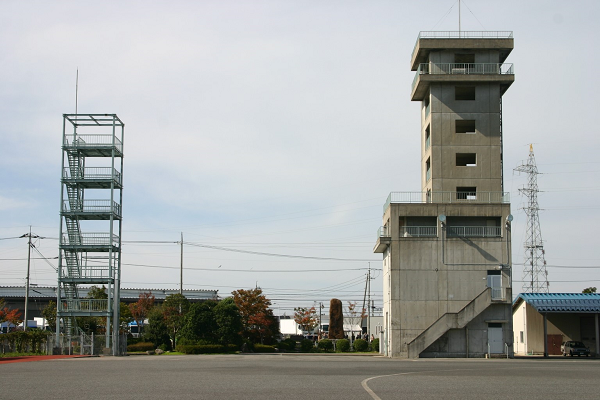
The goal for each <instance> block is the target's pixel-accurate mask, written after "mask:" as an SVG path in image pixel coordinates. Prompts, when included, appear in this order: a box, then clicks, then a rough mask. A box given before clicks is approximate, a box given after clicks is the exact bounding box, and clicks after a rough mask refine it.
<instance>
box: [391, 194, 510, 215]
mask: <svg viewBox="0 0 600 400" xmlns="http://www.w3.org/2000/svg"><path fill="white" fill-rule="evenodd" d="M391 203H437V204H457V203H462V204H464V203H468V204H509V203H510V193H508V192H472V193H471V192H391V193H390V194H389V195H388V198H387V200H386V202H385V204H384V205H383V212H384V213H385V211H386V210H387V209H388V207H389V206H390V204H391Z"/></svg>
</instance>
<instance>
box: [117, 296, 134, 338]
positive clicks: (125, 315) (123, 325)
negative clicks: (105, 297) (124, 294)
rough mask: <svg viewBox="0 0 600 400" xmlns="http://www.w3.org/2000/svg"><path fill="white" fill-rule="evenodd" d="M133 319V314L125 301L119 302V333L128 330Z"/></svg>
mask: <svg viewBox="0 0 600 400" xmlns="http://www.w3.org/2000/svg"><path fill="white" fill-rule="evenodd" d="M131 321H133V315H131V311H130V310H129V307H128V306H127V303H124V302H122V301H121V302H119V331H120V332H121V333H127V332H129V329H128V326H129V323H130V322H131Z"/></svg>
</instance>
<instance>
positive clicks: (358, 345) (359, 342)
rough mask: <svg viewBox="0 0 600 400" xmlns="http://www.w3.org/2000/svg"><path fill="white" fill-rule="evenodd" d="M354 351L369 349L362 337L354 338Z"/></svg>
mask: <svg viewBox="0 0 600 400" xmlns="http://www.w3.org/2000/svg"><path fill="white" fill-rule="evenodd" d="M353 347H354V351H361V352H362V351H367V350H368V349H369V343H367V341H366V340H364V339H356V340H355V341H354V344H353Z"/></svg>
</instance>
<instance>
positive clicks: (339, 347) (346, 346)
mask: <svg viewBox="0 0 600 400" xmlns="http://www.w3.org/2000/svg"><path fill="white" fill-rule="evenodd" d="M348 350H350V341H349V340H348V339H338V340H337V341H336V342H335V351H336V352H338V353H342V352H345V351H348Z"/></svg>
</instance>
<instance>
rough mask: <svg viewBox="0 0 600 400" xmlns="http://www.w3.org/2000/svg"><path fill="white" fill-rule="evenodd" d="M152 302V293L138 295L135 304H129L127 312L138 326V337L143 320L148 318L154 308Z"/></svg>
mask: <svg viewBox="0 0 600 400" xmlns="http://www.w3.org/2000/svg"><path fill="white" fill-rule="evenodd" d="M154 300H155V298H154V295H153V294H152V292H143V293H140V295H139V297H138V301H137V302H135V303H131V304H129V311H130V312H131V316H132V318H133V319H134V320H135V322H136V324H137V326H138V332H139V333H140V335H141V334H142V329H143V328H144V320H145V319H146V318H147V317H148V312H149V311H150V309H151V308H152V307H154Z"/></svg>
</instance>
